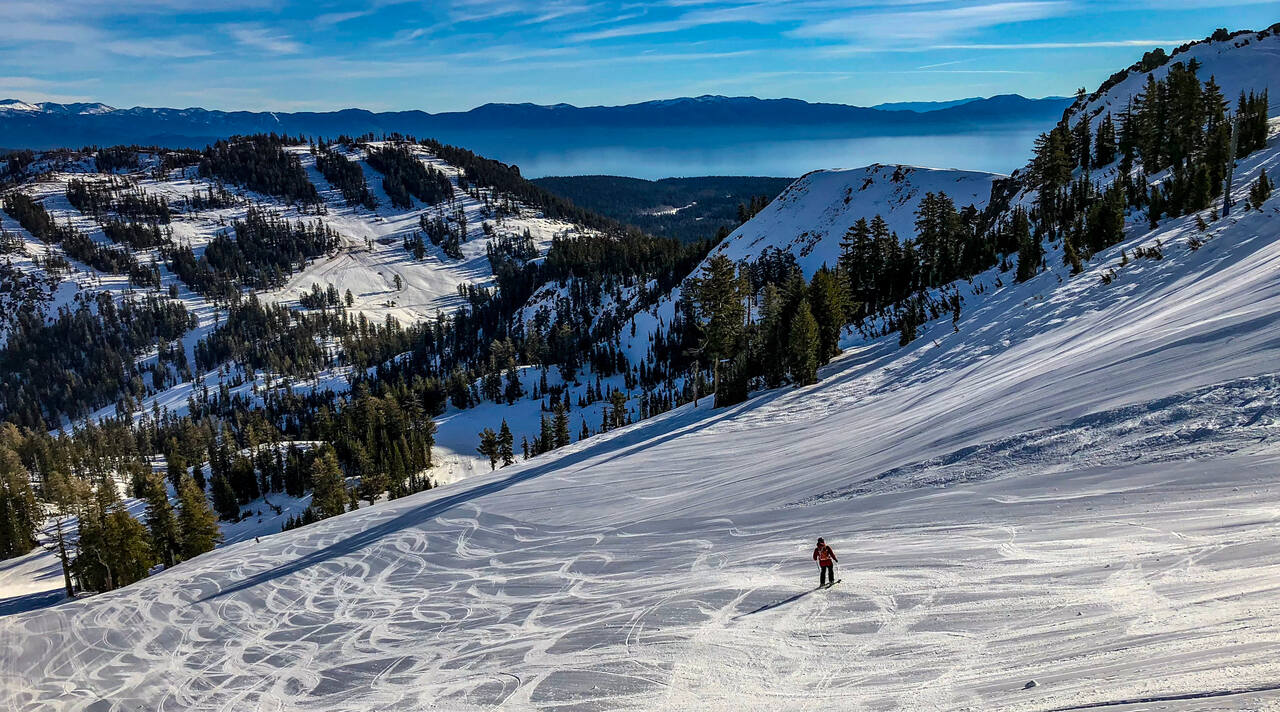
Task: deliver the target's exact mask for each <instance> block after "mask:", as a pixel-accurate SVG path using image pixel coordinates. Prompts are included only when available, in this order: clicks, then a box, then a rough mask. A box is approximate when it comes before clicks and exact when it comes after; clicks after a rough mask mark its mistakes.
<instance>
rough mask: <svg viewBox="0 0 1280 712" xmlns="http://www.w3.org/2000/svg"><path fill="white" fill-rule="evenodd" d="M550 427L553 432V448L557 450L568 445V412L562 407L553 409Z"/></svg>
mask: <svg viewBox="0 0 1280 712" xmlns="http://www.w3.org/2000/svg"><path fill="white" fill-rule="evenodd" d="M552 420H553V423H552V427H553V429H554V430H555V446H556V447H558V448H561V447H564V446H565V445H568V444H569V443H570V442H571V441H570V439H569V411H568V410H567V409H566V408H565V407H564V405H557V406H556V408H555V416H554V418H553V419H552Z"/></svg>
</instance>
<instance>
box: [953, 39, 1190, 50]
mask: <svg viewBox="0 0 1280 712" xmlns="http://www.w3.org/2000/svg"><path fill="white" fill-rule="evenodd" d="M1191 41H1192V40H1187V39H1182V40H1101V41H1097V42H1011V43H1007V44H983V43H969V44H939V45H933V46H931V47H930V48H929V49H990V50H1003V49H1008V50H1018V49H1088V48H1090V47H1177V46H1179V45H1182V44H1186V43H1187V42H1191Z"/></svg>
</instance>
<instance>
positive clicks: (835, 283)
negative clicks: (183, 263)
mask: <svg viewBox="0 0 1280 712" xmlns="http://www.w3.org/2000/svg"><path fill="white" fill-rule="evenodd" d="M809 304H810V309H811V311H812V314H813V318H814V321H815V322H816V323H817V327H818V362H819V363H826V362H828V361H830V360H831V359H832V358H833V357H835V355H836V354H838V353H840V332H841V331H842V330H843V329H844V325H845V315H846V314H847V313H848V311H849V298H848V292H847V291H845V289H844V284H843V281H842V280H840V279H839V278H838V277H837V276H836V274H835V273H833V272H831V271H830V270H828V269H826V268H823V269H820V270H818V271H817V272H816V273H814V275H813V281H812V282H811V283H810V284H809Z"/></svg>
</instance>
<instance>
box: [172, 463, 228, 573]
mask: <svg viewBox="0 0 1280 712" xmlns="http://www.w3.org/2000/svg"><path fill="white" fill-rule="evenodd" d="M178 531H179V532H180V533H181V540H182V558H183V559H190V558H192V557H194V556H199V555H200V554H203V553H205V552H206V551H213V548H214V547H215V546H217V545H218V542H220V541H222V530H221V529H219V528H218V520H217V518H216V517H215V516H214V513H213V509H212V508H211V507H210V506H209V500H208V499H207V498H205V496H204V490H202V489H200V486H199V485H197V484H196V482H195V480H193V479H192V478H191V477H190V476H189V475H183V477H182V479H180V480H179V481H178Z"/></svg>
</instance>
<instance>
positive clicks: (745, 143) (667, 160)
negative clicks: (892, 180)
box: [440, 125, 1043, 179]
mask: <svg viewBox="0 0 1280 712" xmlns="http://www.w3.org/2000/svg"><path fill="white" fill-rule="evenodd" d="M1042 130H1043V127H1037V126H1029V125H1016V126H1008V125H1006V126H999V127H997V128H994V129H990V130H985V131H962V132H958V133H935V134H913V135H896V136H884V135H839V133H838V131H837V130H836V128H834V127H833V128H825V129H819V130H811V131H799V132H792V133H787V134H783V133H780V132H776V131H762V130H759V129H756V128H745V129H744V128H741V127H738V128H732V129H693V130H691V129H688V128H682V129H680V130H602V129H587V130H583V131H580V132H574V133H573V134H572V135H569V134H566V133H565V132H561V131H544V130H533V131H514V132H499V131H459V132H456V133H450V134H447V135H444V136H441V137H440V138H441V139H443V140H445V141H449V142H452V143H457V144H459V145H463V146H467V147H469V148H471V149H472V150H474V151H476V152H477V153H479V154H481V155H486V156H489V157H492V158H496V159H498V160H500V161H503V162H505V163H514V164H516V165H517V166H519V167H520V171H521V173H522V174H523V175H524V176H526V177H528V178H540V177H543V176H560V175H597V174H598V175H621V176H631V177H634V178H646V179H657V178H669V177H682V176H707V175H757V176H792V177H796V176H801V175H804V174H805V173H808V172H809V171H812V170H816V169H820V168H850V167H858V166H864V165H868V164H871V163H906V164H912V165H921V166H929V167H933V168H964V169H969V170H980V171H990V172H995V173H1010V172H1012V171H1013V170H1015V169H1017V168H1020V167H1022V166H1024V165H1026V162H1027V159H1028V158H1029V157H1030V156H1031V149H1032V146H1033V143H1034V141H1035V138H1036V136H1037V135H1038V134H1039V133H1040V132H1041V131H1042Z"/></svg>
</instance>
